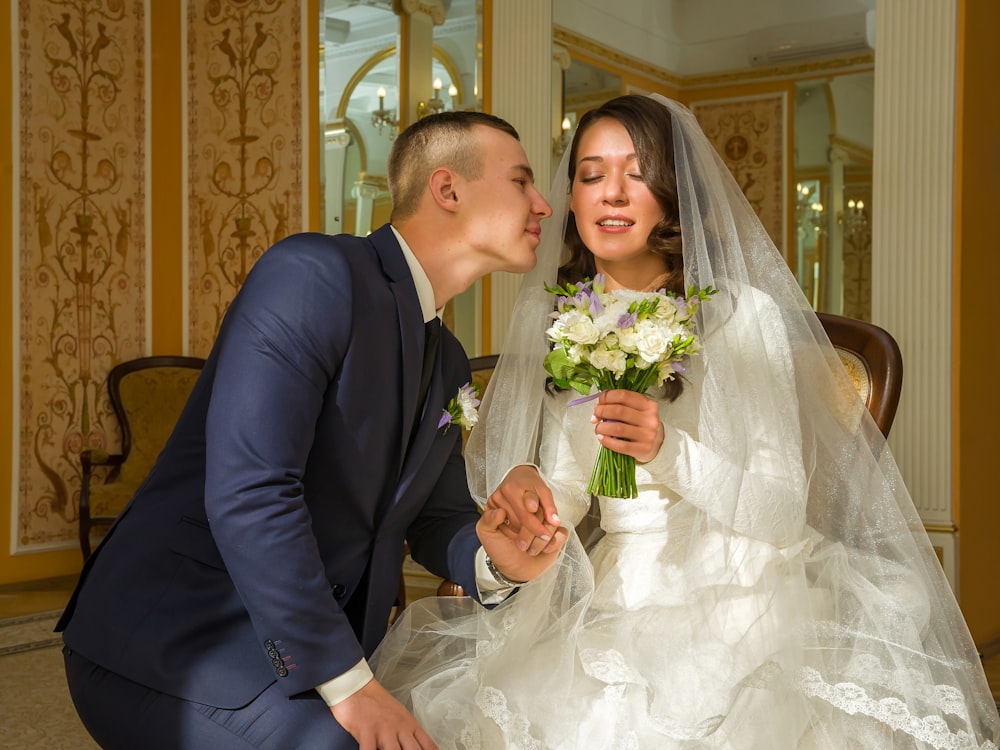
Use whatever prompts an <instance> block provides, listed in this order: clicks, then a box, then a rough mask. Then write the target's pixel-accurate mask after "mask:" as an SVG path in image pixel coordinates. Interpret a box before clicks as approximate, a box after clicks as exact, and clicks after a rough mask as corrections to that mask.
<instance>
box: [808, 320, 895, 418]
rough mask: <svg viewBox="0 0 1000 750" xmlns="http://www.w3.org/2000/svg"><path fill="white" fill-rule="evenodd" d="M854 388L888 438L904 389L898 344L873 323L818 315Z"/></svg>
mask: <svg viewBox="0 0 1000 750" xmlns="http://www.w3.org/2000/svg"><path fill="white" fill-rule="evenodd" d="M816 316H817V317H818V318H819V321H820V323H821V324H822V325H823V328H824V330H825V331H826V334H827V336H829V337H830V343H832V344H833V348H834V349H836V350H837V354H839V355H840V360H841V362H843V363H844V367H845V368H846V369H847V372H848V374H849V375H850V376H851V379H852V380H853V381H854V386H855V388H857V389H858V394H859V395H860V396H861V400H862V401H864V403H865V406H866V407H868V411H869V412H870V413H871V415H872V418H873V419H874V420H875V424H876V425H878V428H879V430H881V431H882V434H883V435H884V436H886V437H888V436H889V429H890V428H891V427H892V422H893V419H894V418H895V417H896V407H897V406H899V396H900V393H901V391H902V387H903V355H902V354H901V353H900V351H899V345H898V344H897V343H896V340H895V339H894V338H893V337H892V336H891V335H890V334H889V332H888V331H886V330H885V329H884V328H880V327H879V326H877V325H875V324H874V323H868V322H866V321H863V320H856V319H854V318H848V317H845V316H843V315H834V314H832V313H816Z"/></svg>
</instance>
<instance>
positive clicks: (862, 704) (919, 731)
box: [797, 667, 997, 750]
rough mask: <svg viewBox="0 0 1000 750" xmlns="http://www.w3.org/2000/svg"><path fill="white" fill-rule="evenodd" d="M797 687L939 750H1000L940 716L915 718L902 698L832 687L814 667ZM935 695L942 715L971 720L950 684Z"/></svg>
mask: <svg viewBox="0 0 1000 750" xmlns="http://www.w3.org/2000/svg"><path fill="white" fill-rule="evenodd" d="M797 685H798V687H799V689H800V690H802V692H803V694H805V695H807V696H809V697H811V698H819V699H820V700H824V701H826V702H827V703H829V704H830V705H831V706H833V707H834V708H838V709H840V710H841V711H844V712H845V713H848V714H850V715H851V716H854V715H857V714H862V715H864V716H869V717H871V718H873V719H875V720H876V721H880V722H882V723H883V724H885V725H886V726H888V727H890V728H891V729H894V730H898V731H901V732H906V733H907V734H908V735H910V736H911V737H913V738H915V739H917V740H920V741H921V742H927V743H929V744H930V745H931V746H932V747H934V748H936V750H967V749H968V748H979V749H980V750H997V745H996V743H994V742H991V741H989V740H987V741H985V742H983V744H981V745H980V744H977V742H976V740H975V738H974V737H972V736H971V735H970V734H969V733H968V732H966V731H964V730H958V731H954V732H953V731H952V730H951V729H950V728H949V727H948V724H947V723H946V722H945V720H944V719H942V718H941V717H940V716H926V717H920V716H914V715H913V714H912V713H910V709H909V708H908V707H907V705H906V704H905V703H903V702H902V701H901V700H899V699H898V698H873V697H872V696H869V695H868V693H867V692H866V691H865V689H864V688H862V687H861V686H860V685H856V684H854V683H851V682H838V683H837V684H836V685H833V684H830V683H828V682H826V681H825V680H824V679H823V677H822V676H821V675H820V673H819V672H818V671H816V670H815V669H813V668H812V667H803V668H802V669H801V670H799V673H798V679H797ZM934 695H935V705H936V706H937V708H939V709H940V710H941V711H942V712H945V713H948V714H951V715H955V716H962V718H967V716H966V711H965V710H964V708H965V702H964V701H963V700H962V696H961V693H960V692H959V691H958V690H956V689H955V688H953V687H951V686H949V685H937V686H935V690H934Z"/></svg>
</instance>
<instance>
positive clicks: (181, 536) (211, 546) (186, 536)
mask: <svg viewBox="0 0 1000 750" xmlns="http://www.w3.org/2000/svg"><path fill="white" fill-rule="evenodd" d="M170 549H171V551H173V552H176V553H177V554H178V555H183V556H184V557H189V558H191V559H192V560H196V561H197V562H200V563H202V564H203V565H208V566H210V567H213V568H217V569H218V570H225V569H226V564H225V563H224V562H223V561H222V555H221V554H219V548H218V547H217V546H216V545H215V539H214V538H213V537H212V531H211V529H209V528H208V526H207V525H206V524H205V522H204V521H200V520H198V519H197V518H191V517H189V516H182V517H181V520H180V521H178V522H177V532H176V533H175V534H174V536H173V541H172V542H171V544H170Z"/></svg>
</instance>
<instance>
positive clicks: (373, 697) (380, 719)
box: [330, 680, 438, 750]
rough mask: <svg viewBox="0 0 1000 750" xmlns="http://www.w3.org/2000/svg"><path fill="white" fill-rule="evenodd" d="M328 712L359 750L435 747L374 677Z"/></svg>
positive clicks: (401, 749) (417, 749) (406, 749)
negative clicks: (354, 741) (353, 740)
mask: <svg viewBox="0 0 1000 750" xmlns="http://www.w3.org/2000/svg"><path fill="white" fill-rule="evenodd" d="M330 711H331V712H332V713H333V718H335V719H336V720H337V721H338V723H339V724H340V726H342V727H343V728H344V729H346V730H347V731H348V732H350V734H351V736H352V737H353V738H354V739H355V740H357V743H358V745H359V748H360V750H376V749H377V750H438V746H437V745H436V744H434V740H432V739H431V738H430V736H429V735H428V734H427V732H425V731H424V729H423V727H421V726H420V724H419V723H418V722H417V720H416V719H415V718H414V717H413V715H412V714H411V713H410V712H409V711H407V710H406V708H405V707H404V706H403V704H402V703H400V702H399V701H397V700H396V699H395V698H393V697H392V695H391V694H390V693H389V691H388V690H386V689H385V688H384V687H382V685H380V684H379V683H378V682H377V681H375V680H371V681H370V682H369V683H368V684H367V685H365V686H364V687H363V688H361V689H360V690H359V691H358V692H356V693H355V694H354V695H352V696H351V697H349V698H345V699H344V700H342V701H341V702H340V703H337V704H336V705H334V706H331V707H330Z"/></svg>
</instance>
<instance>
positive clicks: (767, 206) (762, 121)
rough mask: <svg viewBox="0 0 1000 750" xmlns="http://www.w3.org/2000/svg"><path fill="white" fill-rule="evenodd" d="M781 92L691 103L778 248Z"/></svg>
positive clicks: (781, 235) (781, 243) (782, 241)
mask: <svg viewBox="0 0 1000 750" xmlns="http://www.w3.org/2000/svg"><path fill="white" fill-rule="evenodd" d="M786 101H787V97H786V95H785V94H784V93H779V94H775V95H766V96H760V97H748V98H746V99H731V100H715V101H699V102H696V103H694V104H693V105H692V107H691V109H692V112H693V113H694V115H695V117H696V118H697V120H698V122H699V123H700V124H701V127H702V129H703V130H704V131H705V135H707V136H708V139H709V140H710V141H711V142H712V144H713V145H714V146H715V148H716V150H717V151H718V152H719V154H720V155H721V156H722V159H723V161H724V162H725V163H726V166H727V167H729V170H730V172H732V173H733V177H735V178H736V182H737V184H738V185H739V186H740V189H741V190H742V191H743V194H744V195H745V196H746V199H747V200H748V201H749V202H750V205H751V206H752V207H753V209H754V211H755V212H756V213H757V216H758V217H759V218H760V220H761V223H762V224H763V225H764V228H765V229H766V230H767V233H768V235H770V237H771V239H772V240H773V241H774V244H775V245H776V246H777V247H778V249H779V251H781V252H782V254H783V255H785V256H786V257H787V253H786V252H785V245H786V244H787V242H786V232H785V229H784V211H783V208H784V205H785V198H784V195H785V192H784V186H785V164H786V162H785V119H786V116H785V112H786Z"/></svg>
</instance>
